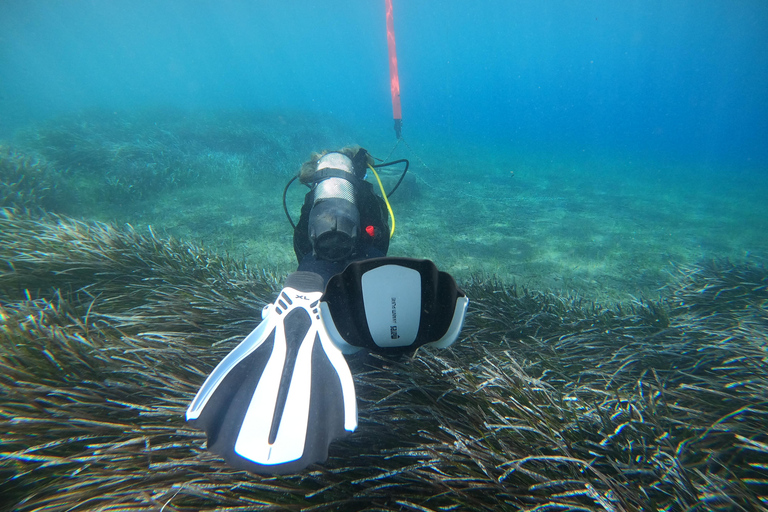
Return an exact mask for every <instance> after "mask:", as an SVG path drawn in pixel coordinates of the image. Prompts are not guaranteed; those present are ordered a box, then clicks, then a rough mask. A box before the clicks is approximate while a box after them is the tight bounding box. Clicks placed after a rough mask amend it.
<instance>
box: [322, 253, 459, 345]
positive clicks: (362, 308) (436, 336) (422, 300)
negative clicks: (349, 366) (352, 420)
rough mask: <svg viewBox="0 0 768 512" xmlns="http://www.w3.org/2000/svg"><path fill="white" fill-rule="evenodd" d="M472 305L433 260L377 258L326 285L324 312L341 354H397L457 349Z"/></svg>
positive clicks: (356, 265)
mask: <svg viewBox="0 0 768 512" xmlns="http://www.w3.org/2000/svg"><path fill="white" fill-rule="evenodd" d="M468 304H469V299H468V298H467V297H466V295H465V294H464V292H463V291H461V290H460V289H459V288H458V287H457V286H456V281H454V279H453V277H451V276H450V275H449V274H447V273H445V272H440V271H438V270H437V267H435V264H434V263H432V262H431V261H429V260H417V259H410V258H373V259H368V260H362V261H357V262H353V263H350V264H349V265H348V266H347V268H346V269H345V270H344V272H342V273H341V274H336V275H335V276H333V277H332V278H331V279H330V280H329V281H328V284H327V285H326V288H325V293H324V294H323V296H322V298H321V299H320V312H321V316H322V318H323V322H324V324H325V327H326V329H327V331H328V334H329V335H330V337H331V339H332V340H333V341H334V343H336V344H337V345H338V346H339V348H341V350H342V351H343V352H345V353H351V352H355V351H356V350H359V349H361V348H365V349H368V350H370V351H372V352H379V353H385V354H398V353H404V352H412V351H414V350H416V349H417V348H418V347H420V346H422V345H427V344H431V345H434V346H437V347H447V346H448V345H450V344H451V343H453V342H454V341H455V340H456V338H458V336H459V332H460V331H461V327H462V325H463V322H464V315H465V314H466V310H467V305H468Z"/></svg>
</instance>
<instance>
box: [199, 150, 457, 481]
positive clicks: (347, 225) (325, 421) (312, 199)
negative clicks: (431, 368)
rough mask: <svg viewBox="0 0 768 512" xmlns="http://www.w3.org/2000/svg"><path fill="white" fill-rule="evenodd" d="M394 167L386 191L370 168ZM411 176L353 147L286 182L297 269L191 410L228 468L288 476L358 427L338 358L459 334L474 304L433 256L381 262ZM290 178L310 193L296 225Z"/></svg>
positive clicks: (349, 383) (316, 159) (404, 349)
mask: <svg viewBox="0 0 768 512" xmlns="http://www.w3.org/2000/svg"><path fill="white" fill-rule="evenodd" d="M399 162H405V163H406V166H405V170H404V171H403V174H402V176H401V177H400V180H399V181H398V183H397V185H395V187H394V188H393V189H392V190H391V191H390V193H389V194H387V193H385V191H384V188H383V186H382V184H381V180H380V179H379V177H378V174H377V173H376V170H375V167H386V166H389V165H394V164H396V163H399ZM407 170H408V162H407V160H401V161H397V162H389V163H383V164H378V165H374V160H373V158H372V157H371V156H370V155H369V154H368V152H367V151H366V150H365V149H362V148H359V147H348V148H343V149H341V150H339V151H333V152H323V153H316V154H313V155H312V157H311V159H310V160H309V161H308V162H306V163H305V164H304V165H303V166H302V168H301V171H300V173H299V175H298V176H296V177H294V178H293V179H291V181H290V182H289V183H288V185H286V189H285V191H284V192H283V207H284V209H285V212H286V215H287V216H288V220H289V222H290V223H291V225H292V226H293V228H294V232H293V245H294V251H295V253H296V257H297V259H298V262H299V265H298V270H297V271H296V272H293V273H292V274H290V275H289V276H288V277H287V278H286V280H285V283H284V287H283V289H282V291H280V293H279V294H278V296H277V299H276V300H275V302H274V303H273V304H269V305H267V306H265V307H264V309H263V311H262V315H261V316H262V321H261V323H260V324H259V325H258V327H256V329H254V330H253V331H252V332H251V333H250V334H249V335H248V336H247V337H246V338H245V339H244V340H243V341H242V342H241V343H240V344H239V345H238V346H237V347H235V348H234V350H232V351H231V352H230V353H229V354H228V355H227V356H226V357H225V358H224V359H223V360H222V361H221V362H220V363H219V365H218V366H217V367H216V368H215V369H214V370H213V372H212V373H211V374H210V375H209V376H208V378H207V379H206V381H205V382H204V383H203V385H202V387H201V388H200V390H199V391H198V393H197V395H196V396H195V398H194V400H193V401H192V403H191V404H190V405H189V408H188V409H187V412H186V420H187V421H188V422H190V423H191V424H192V425H193V426H194V427H196V428H200V429H201V430H205V432H206V434H207V437H208V443H207V447H208V449H209V450H211V451H213V452H215V453H217V454H219V455H221V456H222V457H224V459H225V460H226V461H227V463H228V464H230V465H231V466H234V467H236V468H238V469H245V470H248V471H252V472H254V473H260V474H287V473H295V472H298V471H301V470H303V469H304V468H306V467H307V466H309V465H310V464H313V463H316V462H323V461H325V460H326V459H327V458H328V447H329V445H330V444H331V442H332V441H333V440H334V439H336V438H339V437H342V436H344V435H347V434H349V433H351V432H353V431H354V430H355V429H356V428H357V402H356V396H355V387H354V382H353V378H352V373H351V372H350V369H349V366H348V365H347V361H346V359H345V357H344V355H345V354H352V353H354V352H357V351H359V350H368V351H372V352H377V353H383V354H390V355H395V354H404V353H408V352H414V351H415V350H416V349H417V348H419V347H421V346H423V345H430V346H435V347H438V348H443V347H447V346H449V345H450V344H451V343H453V342H454V341H455V340H456V338H457V337H458V336H459V332H460V331H461V327H462V324H463V321H464V315H465V313H466V309H467V305H468V303H469V299H468V298H467V297H466V295H465V294H464V293H463V292H462V291H461V290H460V289H459V288H458V287H457V286H456V282H455V281H454V279H453V278H452V277H451V276H450V275H449V274H447V273H445V272H439V271H438V270H437V268H436V267H435V265H434V263H432V262H431V261H429V260H417V259H410V258H392V257H386V254H387V250H388V249H389V241H390V237H391V235H392V233H393V232H394V214H393V213H392V209H391V207H390V205H389V201H388V199H387V196H388V195H391V194H392V193H393V192H394V191H395V190H396V189H397V187H398V186H399V185H400V183H402V180H403V177H404V176H405V172H406V171H407ZM368 171H371V172H372V173H373V174H374V176H375V178H376V181H377V182H378V184H379V187H380V190H381V194H382V195H381V196H379V195H377V194H376V193H375V192H374V189H373V186H372V184H371V183H369V182H367V181H365V177H366V174H367V172H368ZM296 179H299V181H300V182H301V183H303V184H304V185H306V186H308V187H309V188H310V191H309V192H308V193H307V195H306V197H305V200H304V204H303V206H302V209H301V217H300V219H299V221H298V223H296V224H294V223H293V220H292V219H291V216H290V214H289V212H288V208H287V206H286V203H285V198H286V193H287V190H288V187H289V186H290V185H291V183H292V182H293V181H294V180H296ZM387 213H389V215H390V216H391V219H392V228H390V226H389V223H388V222H387Z"/></svg>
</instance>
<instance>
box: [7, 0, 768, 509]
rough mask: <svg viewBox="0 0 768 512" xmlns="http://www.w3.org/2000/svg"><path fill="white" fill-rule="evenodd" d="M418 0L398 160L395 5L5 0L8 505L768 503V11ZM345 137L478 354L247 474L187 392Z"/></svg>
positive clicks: (374, 378)
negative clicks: (208, 446) (325, 442)
mask: <svg viewBox="0 0 768 512" xmlns="http://www.w3.org/2000/svg"><path fill="white" fill-rule="evenodd" d="M393 4H394V24H395V33H396V38H397V57H398V66H399V77H400V87H401V100H402V106H403V139H402V140H398V139H396V137H395V134H394V130H393V120H392V106H391V103H390V90H389V86H390V83H389V69H388V57H387V44H386V43H387V39H386V29H385V9H384V1H383V0H381V1H379V0H375V1H373V0H371V1H351V0H349V1H340V0H329V1H323V2H319V1H310V0H302V1H300V0H285V1H281V2H265V1H217V2H213V1H210V2H209V1H200V0H195V1H181V0H178V1H150V0H134V1H123V0H116V1H92V0H88V1H86V0H67V1H63V0H45V1H43V0H3V1H2V3H0V178H1V179H2V183H0V207H3V208H4V209H3V215H2V228H1V229H0V247H2V249H0V251H2V252H3V256H2V259H3V262H2V264H3V271H2V272H1V273H0V299H1V300H0V305H2V311H0V313H2V316H1V317H0V318H2V322H3V325H2V343H0V345H2V347H3V349H2V353H0V369H2V370H3V372H5V376H4V377H3V381H2V382H3V383H4V384H3V386H4V387H3V388H2V392H3V396H4V397H5V398H4V399H3V402H2V403H0V422H1V423H2V428H3V429H5V431H6V432H7V433H6V434H5V436H6V437H5V438H3V439H0V448H2V450H0V457H2V458H0V462H1V463H2V464H1V465H0V494H3V495H7V496H12V500H11V501H13V503H15V505H0V510H5V509H6V507H7V509H8V510H63V508H56V507H57V506H65V505H66V506H67V507H70V506H71V507H75V505H74V504H75V503H78V505H77V506H78V507H80V508H71V510H91V509H93V510H96V509H99V508H98V507H100V506H115V507H118V505H119V506H122V507H127V506H132V507H135V508H134V509H135V510H159V509H160V507H163V506H165V505H168V504H169V503H171V501H173V503H174V504H175V506H176V507H178V508H173V507H172V506H170V505H168V507H167V509H166V510H208V509H214V508H216V507H218V506H223V505H224V504H226V505H228V506H241V507H246V509H249V510H251V509H256V508H258V507H262V508H269V507H277V508H280V507H286V508H289V509H301V508H303V507H317V508H316V509H318V510H319V509H322V508H323V507H325V508H328V509H333V508H344V507H347V509H350V510H351V509H355V510H357V509H362V508H365V507H366V506H369V505H370V504H371V503H373V504H374V505H375V507H374V509H376V510H422V511H423V510H452V509H456V508H457V507H458V508H463V509H475V510H481V509H482V510H543V509H547V507H549V506H551V507H552V508H551V509H558V507H560V509H563V508H565V509H573V510H577V509H578V510H641V509H643V510H652V509H656V508H658V509H664V510H685V509H688V510H693V509H696V510H699V509H700V510H708V509H741V510H765V507H766V506H768V505H766V504H767V503H768V498H766V496H768V491H766V489H767V488H768V439H767V438H766V436H765V428H764V426H765V424H766V421H767V420H766V417H768V416H767V415H768V411H767V410H766V408H765V404H766V399H767V397H768V376H766V365H768V363H767V362H766V361H767V360H768V359H766V358H767V357H768V356H766V338H767V337H768V313H767V312H766V308H767V307H768V306H767V304H768V294H767V292H766V289H767V288H766V285H767V284H768V277H766V276H767V275H768V274H767V273H766V271H765V266H764V263H765V261H766V257H768V236H767V235H766V234H767V233H768V199H767V198H768V52H767V51H766V48H768V3H766V2H764V1H761V0H743V1H738V2H732V1H716V0H701V1H685V0H681V1H675V2H668V1H660V0H658V1H657V0H649V1H634V0H630V1H626V2H613V1H607V0H606V1H583V2H568V1H554V0H553V1H546V0H545V1H533V0H524V1H517V0H510V1H502V0H487V1H479V2H475V3H473V4H470V3H468V2H463V1H458V0H445V1H440V2H436V1H427V0H407V1H406V0H393ZM350 144H359V145H361V146H363V147H364V148H366V149H368V150H369V152H371V153H372V154H373V156H375V157H377V158H378V159H381V160H394V159H399V158H407V159H409V160H410V169H409V171H408V174H407V175H406V178H405V181H404V183H403V185H402V186H401V187H400V188H399V189H398V191H397V192H396V193H395V194H394V195H393V197H392V198H391V203H392V207H393V209H394V214H395V216H396V220H397V229H396V232H395V234H394V237H393V239H392V242H391V245H390V250H389V255H391V256H408V257H416V258H428V259H431V260H433V261H435V263H436V264H437V265H438V267H439V268H440V269H441V270H445V271H448V272H450V273H451V274H452V275H454V276H455V277H456V278H457V280H458V282H459V284H460V285H461V286H462V287H464V288H465V289H466V290H467V292H468V295H469V296H470V299H471V300H472V301H473V302H472V305H471V309H470V312H469V316H468V323H467V327H466V328H465V334H464V336H465V338H464V339H463V340H461V341H460V342H459V343H457V345H462V346H461V347H458V348H455V351H454V349H452V351H445V352H444V353H442V354H437V353H436V354H437V355H431V354H429V353H427V354H426V355H425V354H420V355H418V356H417V357H416V358H415V359H414V360H413V361H405V362H402V361H394V362H393V361H383V360H382V361H374V362H371V361H357V362H351V363H350V364H351V365H352V366H353V372H357V373H355V375H356V379H357V378H358V375H360V377H359V380H356V385H357V386H358V387H359V389H358V392H359V395H360V396H361V400H362V405H361V412H360V414H361V423H360V424H361V427H360V433H359V436H358V437H354V436H353V437H352V438H351V440H350V441H344V442H343V443H341V444H340V445H339V446H340V448H338V451H337V452H332V454H331V460H330V461H329V468H330V469H329V470H327V471H326V470H324V469H317V470H315V471H314V472H312V473H310V475H309V476H306V475H305V476H304V477H302V476H296V477H294V478H292V479H291V478H286V479H279V480H269V479H259V478H257V477H252V476H248V475H245V474H242V473H237V472H234V471H232V470H227V469H226V466H224V464H223V463H222V462H221V461H218V460H216V459H215V457H212V456H208V455H206V452H205V451H204V450H202V449H198V448H199V447H200V446H201V443H202V440H204V438H201V437H200V435H201V434H200V433H197V432H195V431H192V430H191V429H185V427H184V426H183V422H182V421H181V416H182V415H183V410H184V407H185V404H186V403H188V401H189V400H190V399H191V397H192V396H193V395H194V392H195V390H196V388H197V386H199V384H200V383H201V382H202V379H204V376H205V375H206V374H207V372H208V371H210V369H211V368H212V367H213V366H214V365H215V364H216V363H217V361H218V360H220V359H221V357H223V355H224V354H226V353H227V351H228V349H229V348H231V346H232V344H231V342H232V340H233V339H235V338H237V337H238V336H242V335H244V334H247V332H248V331H249V330H250V329H249V328H248V326H249V325H250V324H247V322H248V321H254V319H257V318H258V316H259V315H258V313H259V311H260V310H261V307H262V306H263V305H264V304H265V303H266V302H270V301H271V300H273V296H272V295H273V293H274V292H275V291H276V289H279V284H280V283H281V282H282V279H283V278H284V276H285V275H287V274H288V273H289V272H291V271H292V270H294V269H295V267H296V261H295V255H294V253H293V246H292V232H291V228H290V225H289V223H288V221H287V220H286V218H285V214H284V212H283V208H282V204H281V200H282V194H283V188H284V186H285V184H286V183H287V182H288V180H289V179H290V178H291V177H292V176H294V175H295V174H296V173H297V172H298V170H299V167H300V165H301V164H302V162H304V161H305V160H307V158H308V157H309V156H310V153H311V152H312V151H320V150H324V149H330V150H333V149H338V148H341V147H342V146H345V145H350ZM401 169H402V167H394V168H392V169H391V170H383V171H382V173H381V174H382V179H383V180H384V182H385V188H387V189H390V188H391V187H392V186H393V185H394V184H395V183H396V181H397V180H398V178H399V176H400V171H401ZM369 180H371V177H370V176H369ZM305 192H306V189H303V187H301V186H299V185H294V186H293V187H292V188H291V189H289V191H288V194H287V202H288V208H289V211H290V213H291V214H292V215H293V217H294V219H296V218H298V213H299V208H300V205H301V202H302V199H303V195H304V193H305ZM102 223H106V224H102ZM127 224H129V225H130V226H126V225H127ZM249 283H250V284H249ZM152 286H156V288H155V289H153V290H150V289H149V288H151V287H152ZM171 317H174V318H173V319H172V318H171ZM219 340H229V342H230V344H229V345H227V344H226V343H221V344H219V345H215V344H216V343H217V342H218V341H219ZM212 344H214V346H215V347H217V348H215V350H209V349H210V347H211V345H212ZM84 347H85V348H84ZM115 351H118V352H120V353H121V354H122V355H121V356H119V357H116V356H113V355H112V354H113V353H114V352H115ZM462 351H464V352H462ZM446 353H448V354H450V355H445V354H446ZM147 354H149V355H147ZM577 354H578V356H577ZM65 361H69V363H67V364H65ZM190 361H197V362H196V363H191V362H190ZM99 368H102V369H99ZM130 369H133V370H134V372H135V373H133V374H130V371H131V370H130ZM150 369H152V370H150ZM109 371H114V372H117V373H116V374H114V375H112V376H111V377H108V376H107V375H108V372H109ZM152 372H154V373H152ZM163 372H166V373H167V375H165V374H163ZM149 373H152V375H151V376H150V375H149ZM118 374H119V375H120V376H116V375H118ZM110 379H113V380H110ZM83 382H84V383H85V384H82V383H83ZM146 382H150V384H149V385H148V388H149V389H148V391H147V394H146V396H145V395H142V394H141V386H142V385H143V383H146ZM403 383H407V389H406V391H403V388H402V387H401V386H402V385H404V384H403ZM86 388H87V389H89V390H90V391H87V392H86V391H83V390H84V389H86ZM598 388H599V390H598ZM51 389H62V390H66V391H61V392H60V393H59V394H58V395H57V394H55V393H54V395H55V397H54V398H52V396H53V395H51V394H50V390H51ZM160 390H164V391H160ZM665 390H666V391H665ZM150 391H151V392H150ZM664 392H666V393H667V394H668V395H667V398H669V400H668V401H666V402H664V406H663V407H662V406H661V405H659V404H660V403H661V401H663V400H662V399H663V398H664V396H665V395H664ZM88 393H90V394H88ZM86 395H87V396H89V397H90V398H88V399H86V398H85V397H86ZM105 395H107V396H109V397H110V398H109V400H108V401H107V403H105V402H104V401H103V400H101V398H103V397H104V396H105ZM133 395H136V397H135V398H131V397H133ZM158 396H162V400H160V402H161V403H158V399H157V397H158ZM659 396H661V397H662V398H659ZM131 400H133V401H131ZM580 400H582V402H580ZM665 400H666V399H665ZM129 402H130V403H129ZM438 402H439V403H438ZM30 404H32V405H30ZM121 404H122V405H121ZM440 404H442V405H443V406H442V408H441V406H440ZM473 404H474V405H473ZM478 404H479V405H478ZM500 404H501V405H500ZM86 405H87V407H86ZM499 407H501V408H503V409H504V408H505V409H504V410H500V409H498V408H499ZM60 411H66V412H63V413H62V412H60ZM393 411H397V412H396V413H395V412H393ZM132 414H133V416H131V415H132ZM121 415H122V416H121ZM390 415H391V416H392V417H391V418H390V417H389V416H390ZM51 418H59V419H58V420H55V421H54V420H53V419H51ZM137 418H139V419H137ZM457 418H461V420H460V421H459V420H457ZM653 418H656V419H654V420H653V421H652V419H653ZM144 420H147V421H149V426H148V427H147V428H148V429H149V430H147V431H144V432H139V431H138V430H135V427H134V425H136V424H137V423H141V422H142V421H144ZM641 420H642V421H641ZM456 421H459V423H456ZM388 422H389V423H388ZM54 423H55V424H56V425H58V427H56V428H59V429H60V430H57V429H56V428H53V429H51V425H52V424H54ZM168 425H170V426H171V427H169V426H168ZM404 425H405V426H407V430H408V435H405V434H403V430H402V429H403V428H404V427H403V426H404ZM500 425H501V426H500ZM89 429H96V431H98V432H100V433H97V434H91V433H89V432H91V430H89ZM132 429H133V430H132ZM555 431H557V432H560V433H561V434H557V435H556V434H553V432H555ZM355 435H356V436H357V435H358V434H355ZM30 436H32V437H34V438H35V439H36V441H35V442H31V441H29V437H30ZM90 436H92V437H90ZM180 436H181V437H180ZM398 436H400V437H398ZM503 436H512V437H510V438H509V439H508V438H504V437H503ZM512 438H514V440H510V439H512ZM201 439H202V440H201ZM155 441H157V442H158V443H159V444H158V445H157V446H159V447H160V448H153V447H152V446H150V445H151V443H154V442H155ZM537 443H538V444H537ZM614 444H615V445H614ZM111 445H114V446H115V448H114V450H113V451H110V450H112V449H111V448H105V447H108V446H111ZM153 446H154V445H153ZM190 446H194V449H193V448H189V447H190ZM362 446H365V447H366V449H367V450H369V452H365V453H364V454H363V455H361V452H360V450H361V448H360V447H362ZM371 446H373V448H370V447H371ZM638 446H642V450H641V451H642V453H639V452H638V451H637V450H638V449H639V448H638ZM185 447H187V448H185ZM131 450H134V451H131ZM158 450H159V451H158ZM174 450H176V451H174ZM526 450H528V451H526ZM612 450H613V451H612ZM529 452H530V453H529ZM533 453H535V454H538V455H537V456H539V458H535V457H533V455H532V454H533ZM148 454H149V455H148ZM145 457H148V459H147V460H146V461H145V459H144V458H145ZM152 457H155V458H154V459H153V460H150V459H152ZM206 457H207V458H206ZM532 457H533V458H532ZM686 457H687V458H686ZM403 460H404V461H405V462H402V463H401V461H403ZM425 460H426V461H427V462H424V461H425ZM595 461H601V462H595ZM605 461H609V462H607V463H606V462H605ZM174 464H175V465H174ZM601 464H603V465H602V466H601ZM427 466H428V468H429V470H426V469H424V468H425V467H427ZM532 466H536V467H532ZM587 467H589V468H598V469H599V471H598V469H595V470H594V473H593V474H591V473H590V471H591V469H590V471H588V470H587V469H585V468H587ZM85 468H90V469H85ZM724 468H726V469H724ZM727 468H730V469H727ZM585 472H586V473H587V474H588V475H591V476H584V475H585ZM149 473H152V474H153V475H155V476H154V477H152V478H156V480H155V483H154V484H153V483H152V482H151V481H147V480H146V478H148V477H147V475H148V474H149ZM513 473H514V474H513ZM344 474H348V476H349V475H352V476H349V477H348V478H347V477H344ZM606 475H607V476H606ZM139 481H141V482H143V483H141V484H139V483H137V482H139ZM182 481H184V483H180V482H182ZM579 482H581V483H579ZM584 482H587V483H584ZM153 485H154V487H153ZM142 486H143V487H142ZM238 486H240V487H238ZM237 488H240V489H241V492H237V491H233V490H232V489H237ZM54 496H57V497H56V498H54ZM99 496H100V498H99ZM244 496H246V497H247V496H250V497H251V498H252V500H253V501H251V502H247V503H246V501H243V500H246V498H244ZM248 499H250V498H248ZM57 500H58V501H57ZM99 500H101V501H99ZM0 501H3V500H0ZM5 503H10V501H6V502H5ZM62 504H64V505H62ZM372 506H373V505H372ZM46 507H51V508H46ZM153 507H154V508H153ZM537 507H542V508H537ZM569 507H570V508H569ZM579 507H581V508H579ZM696 507H698V508H696ZM761 507H762V508H761Z"/></svg>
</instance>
